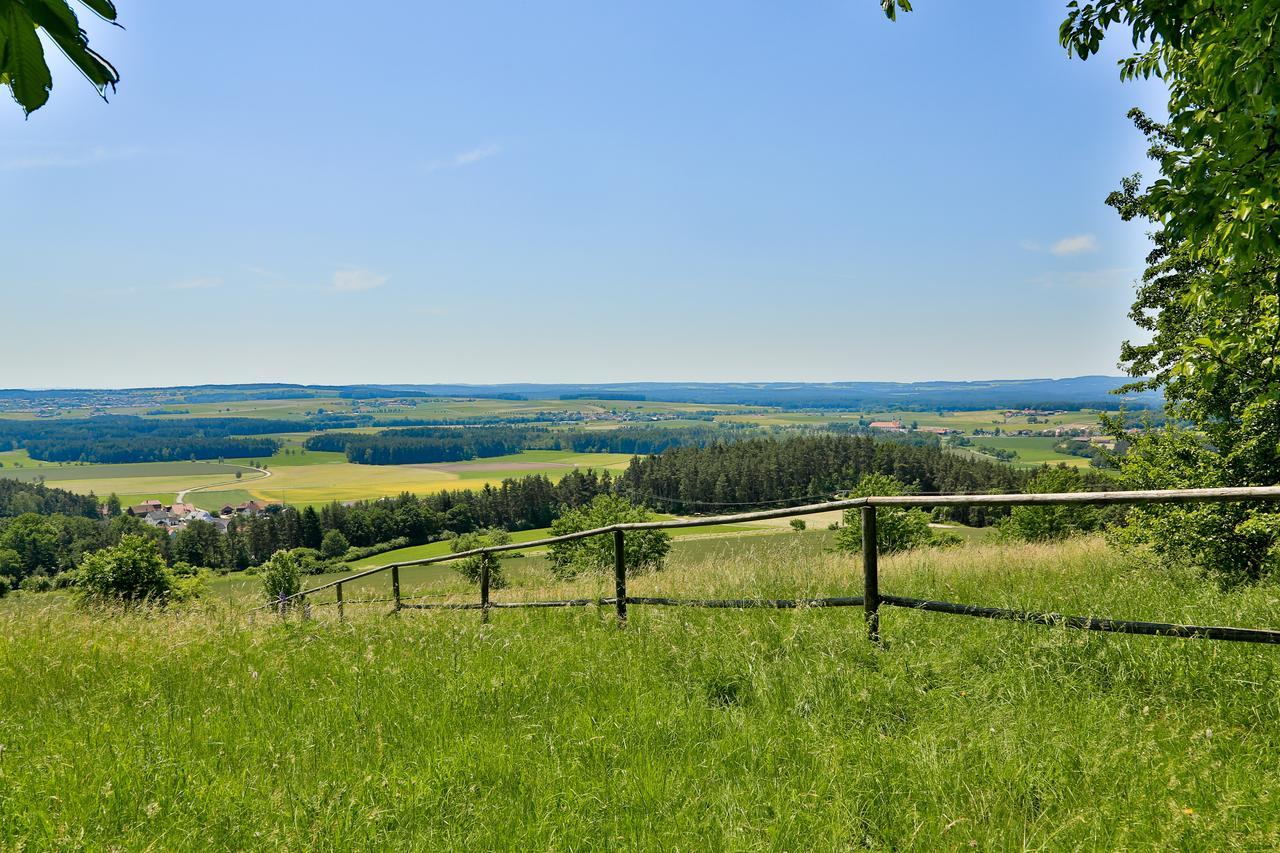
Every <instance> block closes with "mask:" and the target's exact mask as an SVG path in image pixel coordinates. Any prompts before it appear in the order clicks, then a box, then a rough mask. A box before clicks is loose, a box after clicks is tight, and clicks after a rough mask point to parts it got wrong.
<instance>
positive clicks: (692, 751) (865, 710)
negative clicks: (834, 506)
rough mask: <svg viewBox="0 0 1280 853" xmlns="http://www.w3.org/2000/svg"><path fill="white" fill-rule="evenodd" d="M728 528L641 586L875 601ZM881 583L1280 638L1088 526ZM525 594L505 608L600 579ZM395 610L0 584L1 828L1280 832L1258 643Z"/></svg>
mask: <svg viewBox="0 0 1280 853" xmlns="http://www.w3.org/2000/svg"><path fill="white" fill-rule="evenodd" d="M743 540H744V541H747V540H749V541H751V542H752V543H753V545H754V548H755V550H750V549H747V550H741V551H739V552H737V553H736V554H734V555H733V556H732V558H730V557H729V556H728V555H727V554H721V553H714V552H711V553H707V554H705V555H702V556H697V555H691V556H690V558H689V559H688V560H684V559H673V561H672V565H671V566H670V567H669V568H668V570H666V571H664V572H661V573H659V574H655V575H646V576H642V577H638V578H635V579H634V580H633V581H632V587H633V589H634V593H635V594H637V595H646V594H649V595H663V594H677V595H686V596H696V595H706V596H717V597H721V596H723V597H742V596H756V595H780V594H785V595H788V596H802V597H807V596H811V595H823V594H857V592H859V591H860V576H859V569H858V561H857V560H856V559H853V558H849V557H844V556H841V555H834V554H829V553H826V552H823V551H820V550H819V551H815V550H813V546H811V545H810V544H809V543H808V541H807V539H806V537H805V536H803V535H797V536H785V535H775V536H760V537H744V538H743ZM704 541H707V542H715V541H716V540H704ZM720 541H727V540H720ZM788 548H790V549H792V550H791V551H788ZM519 562H521V561H519V560H512V561H507V562H506V563H505V564H504V565H506V566H508V567H512V569H513V572H512V574H513V577H518V576H519V574H518V573H517V572H515V571H514V565H513V564H515V563H519ZM527 562H528V563H530V564H532V562H533V560H531V559H529V560H527ZM532 574H534V573H533V572H532V571H531V572H530V575H532ZM454 577H455V578H456V577H457V575H456V573H454ZM881 579H882V586H883V587H884V589H885V590H886V591H888V592H892V593H897V594H905V595H915V596H921V597H936V598H945V599H950V600H958V601H972V602H979V603H984V604H992V605H997V606H1006V607H1028V606H1030V607H1035V608H1036V609H1043V610H1057V611H1060V612H1069V613H1079V614H1098V615H1106V616H1118V617H1119V616H1123V617H1132V618H1156V619H1173V620H1178V619H1182V620H1187V621H1198V622H1207V623H1217V624H1235V625H1252V626H1267V625H1271V626H1275V625H1277V624H1280V597H1278V596H1277V595H1276V590H1275V587H1274V586H1269V585H1264V586H1262V587H1255V588H1253V589H1246V590H1240V591H1237V592H1230V593H1225V592H1223V591H1221V590H1220V589H1219V588H1217V587H1216V586H1215V585H1214V584H1212V583H1211V582H1209V581H1207V580H1205V579H1203V578H1201V577H1199V576H1196V575H1193V574H1188V573H1183V572H1179V571H1175V570H1171V569H1169V568H1168V567H1159V566H1155V565H1153V564H1151V563H1150V562H1148V561H1147V560H1146V559H1145V558H1142V557H1126V556H1123V555H1120V554H1117V553H1115V552H1113V551H1112V550H1110V549H1109V548H1108V547H1107V546H1106V545H1105V544H1103V543H1102V542H1101V541H1100V540H1097V539H1084V540H1078V541H1073V542H1069V543H1066V544H1063V545H1051V546H1016V547H1001V548H997V547H989V546H972V547H965V548H960V549H953V550H948V551H944V552H937V551H926V552H920V553H915V554H910V555H905V556H895V557H889V558H886V559H885V560H884V561H883V562H882V566H881ZM445 581H446V579H445V578H443V576H442V582H445ZM447 582H448V583H452V582H453V581H451V580H448V581H447ZM536 583H537V584H538V585H536V586H526V585H524V584H523V583H519V584H517V585H516V586H514V587H512V588H510V589H506V590H502V591H500V592H498V593H496V594H495V599H497V600H501V599H503V598H506V599H508V600H510V599H512V598H515V597H526V596H527V597H530V598H533V597H542V596H546V595H558V594H560V593H561V592H568V591H576V592H583V593H589V592H590V591H591V590H593V589H594V588H596V587H597V586H603V587H606V588H607V586H608V583H607V582H604V583H601V582H600V579H598V578H594V579H592V578H589V579H584V580H583V581H580V582H578V583H575V584H570V585H557V584H553V583H550V582H548V581H546V580H538V581H536ZM246 594H247V591H246ZM469 594H470V593H469ZM386 612H387V605H386V604H377V605H367V606H364V607H359V606H354V605H353V606H351V607H348V608H347V615H348V620H349V621H348V622H347V623H345V624H339V623H337V622H336V621H335V619H334V617H335V615H336V614H335V612H334V609H333V608H331V607H318V608H316V609H315V610H314V613H315V615H316V616H317V617H318V618H317V619H316V620H315V621H312V622H309V623H299V622H298V621H297V619H296V618H294V619H291V620H290V621H288V622H286V623H281V622H280V621H279V620H278V619H277V618H276V617H274V616H270V615H268V614H265V613H264V614H260V615H259V616H258V617H257V618H256V619H255V620H254V621H253V622H250V621H249V620H247V619H246V618H245V617H244V616H243V615H242V614H240V613H239V612H236V611H234V610H233V609H231V605H230V604H229V603H228V602H227V601H226V599H224V598H221V597H217V596H214V597H211V598H210V599H209V600H208V601H206V602H205V603H204V604H202V605H198V606H196V607H195V608H193V609H190V610H186V611H175V612H170V613H165V614H127V613H126V614H119V615H111V616H107V615H103V614H100V613H96V612H93V611H86V610H81V609H78V608H75V607H73V606H71V604H70V602H69V600H68V599H67V598H66V597H65V596H63V595H61V594H59V593H50V594H44V595H15V596H10V597H9V598H6V599H4V600H2V601H0V692H2V693H3V695H4V696H5V702H4V703H3V704H0V731H3V732H4V735H3V743H4V747H5V750H4V753H3V757H2V758H0V792H3V796H2V797H0V847H3V848H7V849H10V848H11V849H18V848H23V849H53V848H68V847H77V846H85V839H93V842H92V844H91V845H89V846H95V847H101V848H104V849H111V848H120V849H146V848H152V849H161V848H163V849H167V850H206V849H243V850H260V849H261V850H265V849H303V848H305V849H332V850H351V849H359V850H365V849H367V850H373V849H377V850H420V849H427V848H448V849H502V850H508V849H512V850H514V849H551V848H562V847H568V846H573V847H582V848H592V847H601V848H612V847H620V846H626V847H641V848H654V849H685V848H687V847H688V845H689V843H690V839H697V845H696V846H698V847H700V848H708V849H787V850H810V849H833V850H834V849H848V848H850V847H854V848H863V849H873V850H937V849H965V850H967V849H979V850H990V849H1008V848H1010V847H1016V848H1023V849H1249V850H1262V849H1275V848H1276V847H1277V846H1280V817H1278V814H1280V813H1278V812H1277V810H1276V807H1275V802H1274V797H1273V795H1272V794H1271V793H1270V792H1271V791H1272V790H1274V789H1275V788H1276V787H1277V785H1280V697H1277V694H1276V692H1275V691H1274V690H1273V689H1271V688H1270V685H1273V684H1275V683H1276V681H1277V680H1278V679H1280V656H1278V655H1277V651H1276V650H1275V649H1274V648H1272V647H1267V646H1254V645H1245V644H1233V643H1215V642H1209V641H1197V640H1174V639H1164V638H1154V637H1131V636H1119V635H1100V634H1089V633H1085V632H1079V631H1071V630H1068V629H1065V628H1045V627H1040V626H1031V625H1021V624H1016V623H1008V622H989V621H984V620H977V619H964V618H959V617H952V616H945V615H939V614H925V613H914V612H909V611H903V610H897V609H893V610H889V611H887V612H885V613H884V614H883V616H882V619H883V621H882V629H883V634H884V636H885V638H886V644H885V646H884V647H883V648H877V647H875V646H872V645H871V644H869V643H868V642H867V640H866V638H865V633H864V631H863V627H862V612H861V610H860V609H858V608H840V609H830V610H826V609H802V610H798V611H762V610H755V611H705V610H686V609H677V608H657V607H639V606H636V607H633V608H632V609H631V615H630V616H631V618H630V623H629V625H628V627H627V629H626V630H625V631H619V630H618V629H617V628H616V627H615V625H614V622H613V619H612V614H611V611H609V610H607V609H604V610H602V609H599V608H595V607H587V608H581V609H576V610H571V611H566V610H556V611H497V612H495V613H493V614H492V618H491V619H490V621H489V624H487V625H485V624H482V623H481V620H480V618H479V615H478V614H476V613H475V612H440V611H430V612H406V613H402V614H401V615H400V616H399V617H398V618H388V617H386V616H385V614H386Z"/></svg>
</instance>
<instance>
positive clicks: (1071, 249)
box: [1049, 234, 1098, 255]
mask: <svg viewBox="0 0 1280 853" xmlns="http://www.w3.org/2000/svg"><path fill="white" fill-rule="evenodd" d="M1049 251H1050V252H1052V253H1053V254H1055V255H1078V254H1080V253H1081V252H1096V251H1098V238H1097V237H1095V236H1093V235H1092V234H1077V235H1076V236H1074V237H1063V238H1062V239H1061V240H1059V241H1057V242H1056V243H1054V244H1053V245H1052V246H1050V247H1049Z"/></svg>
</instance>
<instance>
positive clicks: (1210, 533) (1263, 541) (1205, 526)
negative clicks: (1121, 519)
mask: <svg viewBox="0 0 1280 853" xmlns="http://www.w3.org/2000/svg"><path fill="white" fill-rule="evenodd" d="M1260 432H1261V430H1260ZM1246 449H1247V450H1248V449H1251V448H1246ZM1247 456H1248V454H1244V453H1242V454H1240V455H1237V456H1226V455H1223V454H1222V453H1219V452H1218V451H1216V450H1215V449H1214V448H1212V447H1209V446H1208V445H1206V443H1205V441H1204V440H1203V439H1202V438H1200V437H1199V436H1198V435H1195V434H1194V433H1191V432H1187V431H1185V430H1180V429H1173V428H1169V429H1165V430H1162V431H1160V432H1148V433H1146V434H1144V435H1139V436H1135V437H1134V440H1133V444H1132V446H1131V447H1130V448H1129V451H1128V453H1126V454H1125V455H1124V456H1123V457H1122V458H1121V460H1120V475H1121V478H1122V482H1123V483H1124V487H1125V488H1128V489H1186V488H1210V487H1215V486H1239V485H1252V484H1259V483H1263V484H1265V483H1268V482H1275V480H1276V474H1275V472H1274V471H1272V472H1270V473H1269V474H1268V473H1267V472H1262V473H1259V472H1258V471H1255V470H1250V466H1249V464H1248V463H1249V462H1250V459H1249V458H1243V457H1247ZM1126 521H1127V526H1126V527H1124V528H1122V529H1119V530H1116V531H1114V532H1113V534H1112V538H1113V540H1114V541H1116V542H1117V543H1118V544H1120V545H1122V546H1130V547H1134V546H1143V547H1148V548H1150V549H1151V550H1152V551H1154V552H1155V553H1156V554H1158V555H1159V556H1161V557H1164V558H1165V559H1167V560H1170V561H1171V562H1173V563H1176V564H1179V565H1184V566H1193V567H1195V568H1198V569H1200V570H1202V571H1204V572H1206V573H1207V574H1209V575H1212V576H1213V577H1215V578H1216V579H1217V580H1218V582H1219V583H1222V584H1224V585H1227V586H1232V585H1236V584H1240V583H1248V582H1252V581H1257V580H1260V579H1262V578H1265V577H1275V576H1277V575H1280V513H1277V512H1276V505H1275V504H1274V503H1268V502H1262V501H1255V502H1248V501H1239V502H1236V501H1232V502H1212V503H1200V504H1142V505H1138V506H1133V507H1130V508H1129V509H1128V513H1127V515H1126Z"/></svg>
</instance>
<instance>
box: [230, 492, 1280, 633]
mask: <svg viewBox="0 0 1280 853" xmlns="http://www.w3.org/2000/svg"><path fill="white" fill-rule="evenodd" d="M1253 500H1256V501H1276V500H1280V486H1251V487H1245V488H1225V489H1177V490H1165V491H1115V492H1063V493H1057V494H1007V495H906V496H896V495H895V496H883V497H865V498H850V499H847V500H839V501H829V502H826V503H819V504H809V505H807V506H800V507H791V508H787V509H773V510H764V511H761V512H746V513H738V514H735V515H718V516H705V517H700V518H686V519H673V520H668V521H645V522H631V523H625V524H613V525H610V526H608V527H598V528H595V529H592V530H582V531H579V532H576V533H569V534H566V535H564V536H550V537H547V538H545V539H536V540H533V541H531V542H513V543H510V544H507V545H493V546H490V547H486V548H475V549H472V550H470V551H461V552H458V553H456V554H443V555H440V556H437V557H426V558H423V559H420V560H405V561H402V562H397V563H388V564H386V565H382V566H374V567H373V568H370V569H366V570H365V571H362V572H359V573H357V574H353V575H350V576H348V577H344V578H341V579H339V580H335V581H330V582H329V583H326V584H322V585H320V586H317V587H313V588H311V589H307V590H303V591H301V592H299V593H297V594H295V595H291V596H288V597H282V598H281V599H280V600H279V601H276V602H271V603H269V604H266V605H263V606H262V607H259V608H255V610H262V609H266V608H278V609H279V612H280V613H281V614H284V613H285V612H286V611H287V609H289V608H291V607H294V606H302V607H304V608H305V607H306V605H307V601H308V597H310V596H314V595H316V594H317V593H319V592H323V591H325V590H328V589H333V590H334V591H335V594H336V601H335V602H334V603H335V604H336V605H337V608H338V616H339V618H343V615H344V607H345V604H346V602H345V601H344V598H343V587H344V585H347V584H350V583H352V582H354V581H357V580H361V579H363V578H367V577H369V576H371V575H375V574H380V573H383V572H388V573H390V577H391V597H390V598H385V599H374V600H375V601H385V602H390V603H392V605H393V609H392V611H391V612H392V613H399V612H401V611H403V610H429V609H445V610H479V611H481V613H482V615H483V616H484V617H485V618H487V617H488V614H489V611H491V610H494V609H503V608H517V607H584V606H587V605H598V606H603V607H608V606H612V607H613V608H614V610H615V613H616V615H617V620H618V625H619V626H620V627H621V626H625V625H626V621H627V606H628V605H659V606H675V607H712V608H734V609H741V608H796V607H861V608H862V609H863V613H864V616H865V619H866V627H867V636H868V637H869V638H870V639H871V640H872V641H873V642H879V640H880V608H881V607H886V606H888V607H908V608H912V609H914V610H927V611H931V612H934V613H950V614H954V615H959V616H977V617H980V618H984V619H1005V620H1013V621H1018V622H1027V623H1031V624H1036V625H1062V626H1065V627H1068V628H1079V629H1082V630H1087V631H1106V632H1111V633H1119V634H1147V635H1153V636H1166V637H1197V638H1201V639H1208V640H1233V641H1237V642H1246V643H1275V644H1280V631H1273V630H1267V629H1260V628H1230V627H1221V626H1213V625H1180V624H1174V623H1167V622H1136V621H1131V620H1123V619H1102V618H1097V617H1093V616H1067V615H1062V614H1058V613H1037V612H1033V611H1022V610H1006V609H1003V608H997V607H984V606H981V605H976V604H956V603H954V602H949V601H931V600H928V599H921V598H907V597H904V596H897V595H889V594H884V593H881V591H880V573H879V553H878V552H877V549H876V507H907V508H930V507H937V506H1064V505H1071V504H1088V505H1103V504H1141V503H1194V502H1215V501H1223V502H1225V501H1253ZM848 509H858V510H859V512H860V514H861V524H862V574H863V588H862V595H859V596H835V597H828V598H807V599H789V598H778V599H689V598H663V597H654V596H630V595H628V594H627V571H626V562H625V550H624V548H623V544H624V542H625V537H626V534H627V532H628V531H638V530H672V529H679V528H686V527H708V526H711V525H716V524H737V523H741V522H748V521H762V520H766V519H771V518H790V517H793V516H801V515H812V514H814V513H819V512H829V511H832V510H848ZM590 536H613V543H614V549H613V552H614V594H613V595H612V596H609V597H605V598H576V599H563V600H557V601H511V602H498V601H493V600H492V599H491V597H490V595H489V570H488V567H487V566H485V567H483V568H482V572H481V577H480V596H479V600H478V601H476V602H471V603H415V602H412V601H409V600H406V598H405V597H404V596H402V595H401V592H400V569H402V568H405V567H408V566H425V565H430V564H433V563H444V562H449V561H452V560H461V559H466V558H467V557H475V556H479V555H481V554H496V553H499V552H503V551H516V550H523V549H526V548H540V547H545V546H547V545H553V544H555V543H557V542H571V541H574V540H577V539H585V538H587V537H590ZM361 603H368V601H364V602H361Z"/></svg>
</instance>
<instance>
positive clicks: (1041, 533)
mask: <svg viewBox="0 0 1280 853" xmlns="http://www.w3.org/2000/svg"><path fill="white" fill-rule="evenodd" d="M1086 490H1087V489H1086V484H1085V480H1084V477H1083V476H1082V475H1081V474H1080V471H1079V470H1077V469H1075V468H1067V467H1065V466H1058V467H1056V468H1045V469H1043V470H1041V471H1040V472H1039V473H1038V474H1036V475H1035V476H1034V477H1032V478H1031V480H1030V482H1028V483H1027V486H1026V489H1025V491H1026V492H1028V493H1029V494H1040V495H1043V494H1049V493H1052V492H1083V491H1086ZM1102 520H1103V513H1102V512H1101V511H1100V510H1099V508H1098V507H1096V506H1087V505H1084V504H1075V505H1065V506H1015V507H1013V508H1012V509H1011V510H1010V511H1009V515H1008V516H1007V517H1005V518H1002V519H1001V520H1000V522H999V527H1000V534H1001V535H1002V536H1005V537H1008V538H1010V539H1018V540H1021V541H1024V542H1052V541H1057V540H1061V539H1066V538H1067V537H1069V536H1076V535H1079V534H1081V533H1093V532H1095V531H1097V530H1100V529H1101V528H1102Z"/></svg>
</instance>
